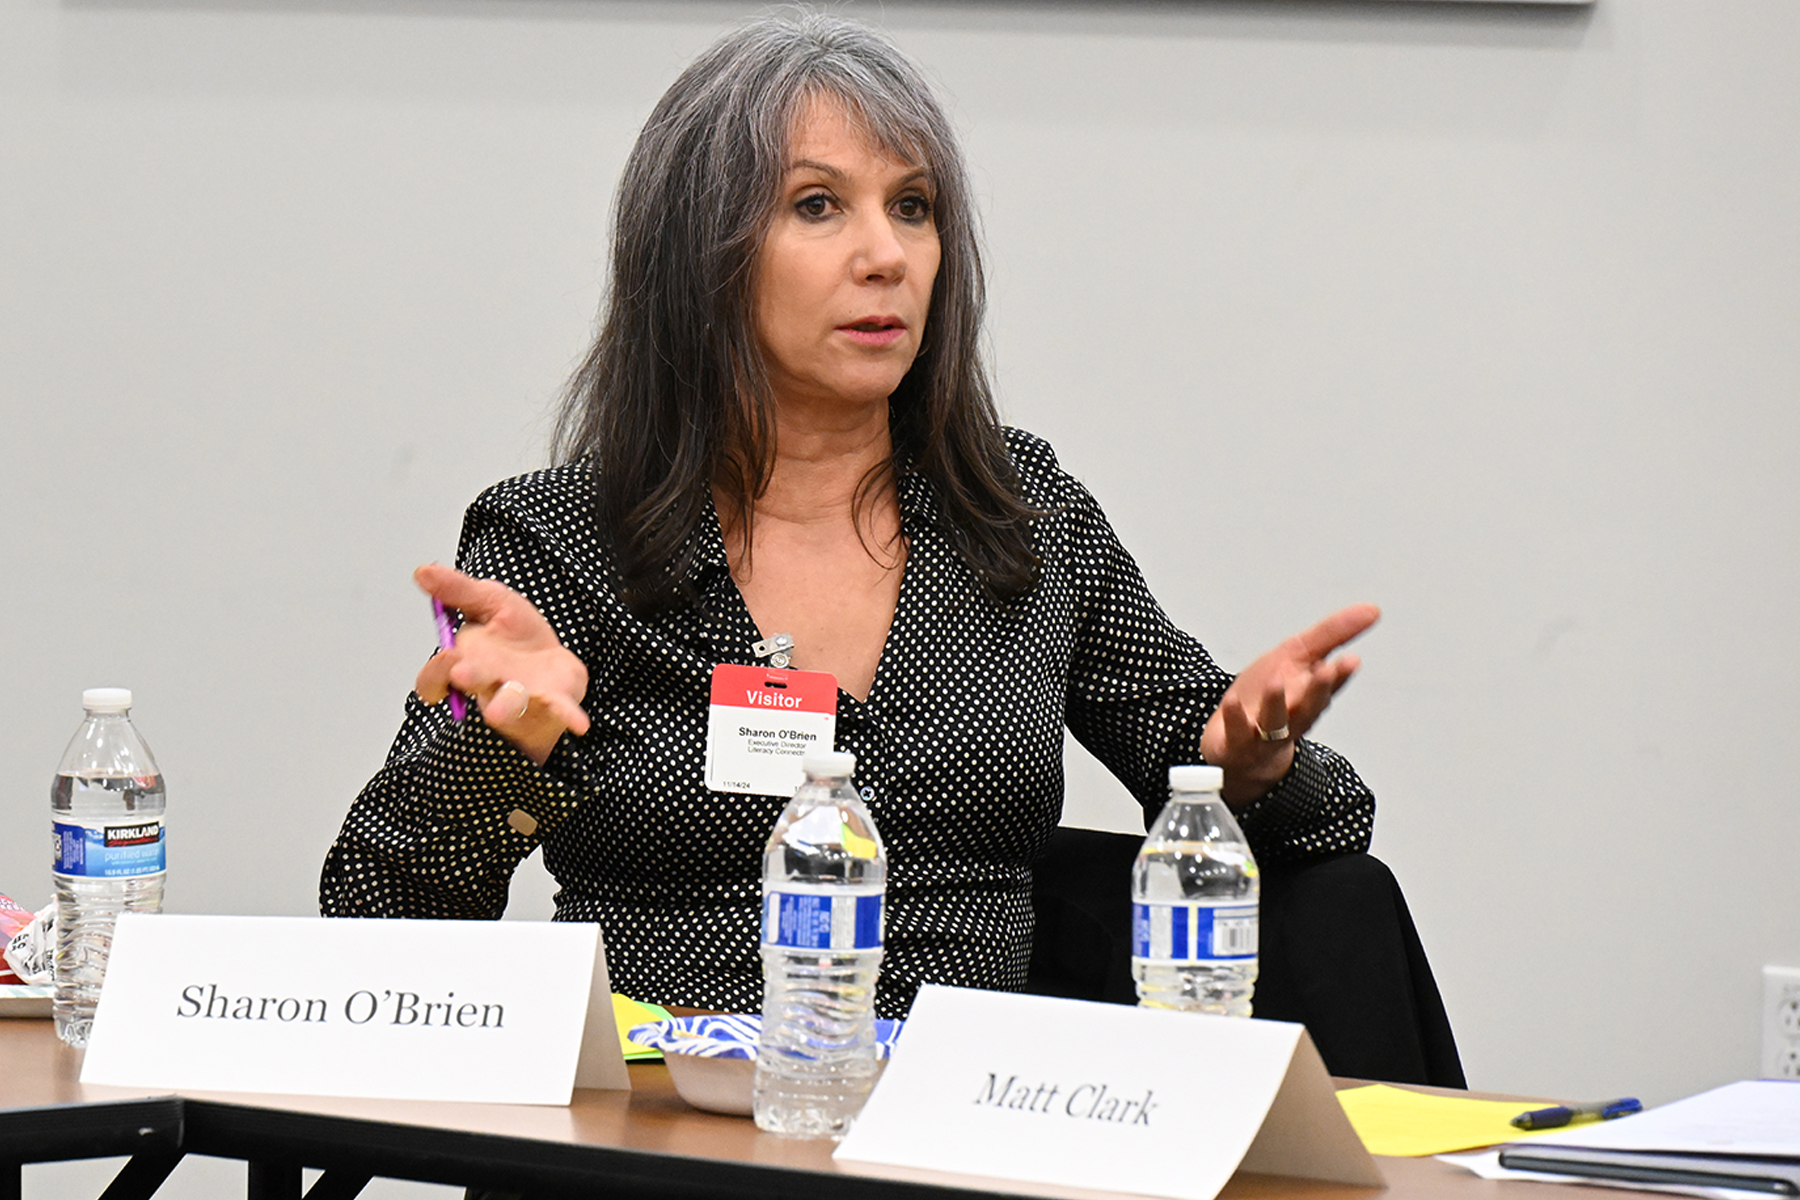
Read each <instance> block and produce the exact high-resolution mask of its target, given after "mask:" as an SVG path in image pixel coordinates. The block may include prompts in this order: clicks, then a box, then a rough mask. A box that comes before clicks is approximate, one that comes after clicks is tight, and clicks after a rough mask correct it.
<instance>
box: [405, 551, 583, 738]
mask: <svg viewBox="0 0 1800 1200" xmlns="http://www.w3.org/2000/svg"><path fill="white" fill-rule="evenodd" d="M413 582H415V583H417V584H418V585H419V587H420V588H421V589H422V590H423V591H425V592H426V593H427V594H428V595H431V596H435V597H436V598H437V599H438V600H441V601H442V602H443V604H444V607H445V608H454V609H457V610H459V611H461V613H462V617H463V623H462V628H461V629H459V630H458V631H457V634H456V645H455V646H453V647H451V648H450V649H448V650H442V651H439V652H438V653H437V654H435V655H433V656H432V658H431V660H430V661H429V662H427V663H426V664H425V666H424V668H423V669H422V670H420V672H419V677H418V679H417V680H415V681H414V683H413V690H414V691H416V692H418V694H419V699H421V700H423V701H425V703H427V704H437V703H439V702H441V701H442V700H443V699H444V697H445V696H447V695H449V694H450V689H451V688H455V689H456V690H457V691H459V692H461V693H463V695H465V696H469V697H471V698H473V699H474V700H475V702H476V703H477V704H479V705H480V706H481V719H482V720H484V721H486V722H487V723H488V724H489V725H490V726H492V727H493V728H494V730H495V731H496V732H497V733H499V734H500V736H501V737H504V738H505V739H506V740H507V741H509V742H511V743H512V744H513V745H514V746H517V747H518V748H519V751H520V752H521V753H522V754H524V755H525V756H526V757H527V758H529V759H531V761H532V762H534V763H536V764H538V765H539V766H540V767H541V766H543V765H544V762H545V760H546V759H548V758H549V757H550V751H552V750H554V749H555V748H556V743H557V741H558V740H559V739H560V738H561V737H562V735H563V731H564V730H569V731H572V732H574V733H577V734H582V733H586V732H587V731H588V715H587V713H586V712H584V711H583V710H582V707H581V701H582V698H583V697H584V696H586V695H587V683H588V675H587V667H586V666H585V665H584V664H583V663H582V661H581V660H580V659H579V658H576V657H575V655H573V654H571V653H570V652H569V651H568V650H566V649H564V648H563V644H562V643H561V642H560V641H558V640H557V637H556V631H555V630H553V629H551V628H550V622H548V621H546V620H544V616H543V614H542V613H540V612H538V610H537V609H536V607H534V606H533V605H532V603H531V601H529V600H527V599H526V598H525V597H523V596H521V595H519V593H517V592H515V591H513V590H512V589H511V588H509V587H507V586H506V585H505V584H502V583H496V582H494V581H493V580H491V579H476V578H474V577H473V576H469V575H464V574H463V573H462V572H461V571H457V570H454V569H452V568H450V567H446V566H442V565H440V564H438V563H430V564H428V565H426V566H423V567H420V568H419V569H418V570H416V571H414V572H413Z"/></svg>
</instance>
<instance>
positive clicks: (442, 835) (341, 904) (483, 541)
mask: <svg viewBox="0 0 1800 1200" xmlns="http://www.w3.org/2000/svg"><path fill="white" fill-rule="evenodd" d="M483 499H485V497H484V498H483ZM456 565H457V567H458V569H459V570H462V571H465V572H467V573H468V574H470V575H474V576H477V577H481V578H488V579H498V580H499V581H500V582H502V583H505V584H507V585H508V586H509V587H512V588H514V589H515V590H517V591H519V592H521V593H523V594H524V595H526V596H527V597H528V598H530V599H531V600H532V601H533V603H535V604H536V605H537V606H538V609H539V611H541V612H543V613H544V614H545V615H546V616H547V617H549V618H550V619H551V622H552V624H553V625H556V624H558V618H559V617H560V618H562V620H563V626H564V627H561V628H558V629H557V633H558V636H559V637H561V638H562V639H563V645H565V646H567V647H568V648H569V649H570V650H572V651H574V652H575V653H576V654H578V655H582V656H583V657H584V658H586V653H585V651H586V650H587V649H588V647H585V646H583V645H582V643H581V639H580V638H579V636H578V635H577V634H576V633H575V631H576V630H578V629H579V628H580V624H579V623H578V622H572V621H569V620H568V619H567V614H569V613H570V611H571V610H572V609H574V608H576V607H578V594H577V593H578V589H576V588H575V587H574V586H573V584H572V583H571V582H570V581H569V580H568V579H567V578H566V576H564V575H562V573H561V572H560V571H559V569H558V568H557V567H556V565H555V563H554V561H553V560H552V559H551V557H550V556H548V555H546V554H544V553H543V547H542V546H541V545H540V544H538V542H537V539H535V538H534V537H533V535H532V534H531V533H530V532H529V531H528V530H526V529H525V528H523V527H522V526H521V525H520V524H519V523H517V522H515V521H514V520H512V519H510V518H509V517H507V516H506V515H505V514H504V512H502V511H500V510H498V509H497V508H493V507H489V506H486V505H484V503H483V500H477V501H476V502H475V504H474V505H473V506H471V508H470V509H469V512H468V514H467V516H466V517H465V518H464V522H463V535H462V542H461V546H460V548H459V550H458V552H457V562H456ZM580 745H581V743H580V741H579V740H578V739H576V738H574V737H572V736H570V735H568V734H565V735H564V736H563V738H562V740H561V741H560V742H559V743H558V744H557V746H556V748H555V749H554V750H553V751H552V752H551V755H550V758H549V759H548V760H547V761H546V762H545V764H544V765H543V766H542V767H539V766H537V765H536V764H534V763H533V762H532V761H531V760H530V759H529V758H527V757H526V756H525V755H524V754H522V753H521V752H520V751H519V750H517V749H516V748H515V747H514V746H513V745H512V744H511V743H510V742H508V741H507V740H506V739H505V738H503V737H501V736H500V735H499V734H498V733H496V732H495V731H494V730H493V729H492V728H491V727H489V726H488V724H487V723H486V722H485V721H483V720H481V718H480V716H479V714H478V713H477V712H475V711H473V710H472V711H470V713H469V715H468V717H467V718H466V719H464V720H463V721H461V722H456V721H453V720H452V719H451V717H450V713H449V706H448V705H447V704H436V705H427V704H426V703H424V702H423V701H422V700H420V699H419V697H418V695H417V694H416V693H415V694H413V695H411V696H409V697H408V698H407V702H406V718H405V722H404V724H402V725H401V727H400V733H399V736H398V737H396V738H395V739H394V744H393V748H392V749H391V750H390V751H389V752H388V757H387V762H386V765H384V766H383V767H382V769H381V771H380V772H379V773H378V774H377V775H376V776H375V778H373V779H372V780H370V781H369V783H368V785H367V786H366V787H364V788H363V790H362V793H361V794H360V795H359V796H357V798H356V802H355V804H353V805H352V806H351V809H350V813H349V815H348V816H347V817H346V818H345V820H344V825H343V828H342V830H341V831H340V832H339V834H338V838H337V841H336V843H335V844H333V846H332V847H331V850H330V852H329V853H328V854H327V856H326V859H325V867H324V870H323V872H322V874H321V876H320V880H319V907H320V910H321V911H322V912H323V913H324V915H326V916H328V917H443V918H489V919H492V918H496V917H499V916H500V914H501V913H502V912H503V911H504V910H505V908H506V897H507V890H508V885H509V884H510V882H511V880H512V874H513V871H514V869H515V868H516V867H517V866H518V864H519V863H520V861H521V860H523V859H524V858H525V856H526V855H527V854H530V853H531V851H532V849H533V848H534V847H535V846H536V845H537V844H538V842H539V840H540V839H541V838H542V837H543V836H544V834H545V833H547V832H548V831H549V830H550V829H551V828H552V827H554V826H555V825H556V824H557V823H558V822H560V821H561V820H562V819H563V818H565V817H566V816H568V814H569V813H571V812H573V811H574V809H575V806H576V804H577V803H579V800H580V796H581V794H582V791H583V790H584V789H583V787H582V784H581V781H582V778H583V777H584V774H585V772H584V770H583V762H582V758H581V756H582V751H581V749H580Z"/></svg>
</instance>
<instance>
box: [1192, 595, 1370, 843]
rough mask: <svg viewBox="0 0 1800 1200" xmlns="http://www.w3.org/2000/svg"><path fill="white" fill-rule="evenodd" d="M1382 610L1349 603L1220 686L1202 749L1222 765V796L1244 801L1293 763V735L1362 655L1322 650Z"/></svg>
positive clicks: (1237, 804)
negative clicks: (1333, 655)
mask: <svg viewBox="0 0 1800 1200" xmlns="http://www.w3.org/2000/svg"><path fill="white" fill-rule="evenodd" d="M1380 616H1381V610H1380V609H1379V608H1376V607H1375V606H1374V605H1373V604H1353V605H1351V606H1350V607H1349V608H1346V609H1343V610H1341V611H1339V612H1335V613H1332V614H1331V615H1330V616H1329V617H1326V618H1325V619H1324V620H1323V621H1320V622H1319V623H1318V624H1317V625H1314V626H1313V627H1312V628H1311V629H1308V630H1306V631H1305V632H1304V633H1297V634H1295V635H1294V636H1293V637H1291V638H1288V639H1287V640H1286V641H1284V642H1282V643H1281V644H1280V645H1279V646H1277V647H1275V648H1274V649H1273V650H1271V651H1269V652H1268V653H1267V654H1265V655H1263V656H1262V657H1261V658H1259V659H1257V660H1256V661H1255V662H1253V663H1251V664H1250V665H1249V667H1247V668H1246V669H1245V670H1244V672H1243V674H1241V675H1239V676H1238V677H1237V679H1236V681H1234V682H1233V683H1232V685H1231V687H1230V688H1229V689H1227V690H1226V692H1225V698H1224V699H1223V700H1221V701H1220V702H1219V707H1218V709H1217V710H1216V711H1215V712H1214V713H1213V715H1212V717H1211V719H1210V720H1208V721H1207V722H1206V730H1205V732H1204V733H1202V734H1201V735H1200V753H1201V755H1202V756H1203V757H1204V758H1205V759H1206V761H1207V762H1208V763H1211V764H1212V765H1213V766H1215V767H1220V768H1223V769H1224V772H1225V790H1224V792H1223V795H1224V797H1225V802H1226V803H1227V804H1229V805H1231V806H1232V807H1233V808H1242V807H1244V806H1245V805H1246V804H1249V803H1250V802H1251V801H1252V800H1255V799H1256V798H1257V797H1258V796H1261V795H1262V794H1263V793H1264V792H1266V791H1268V790H1269V789H1270V788H1272V787H1274V786H1275V785H1276V784H1277V783H1279V782H1280V781H1281V779H1282V777H1283V776H1285V775H1286V774H1287V773H1288V769H1289V768H1290V767H1292V766H1293V765H1294V741H1295V739H1296V738H1298V737H1300V735H1302V734H1304V733H1305V732H1306V731H1307V730H1308V729H1311V728H1312V726H1313V722H1315V721H1317V720H1318V719H1319V716H1320V714H1322V713H1323V712H1324V711H1325V709H1326V707H1327V706H1329V705H1330V703H1331V697H1332V696H1333V695H1335V694H1336V693H1337V690H1338V689H1339V688H1341V687H1343V686H1344V684H1346V683H1348V682H1349V681H1350V676H1351V675H1353V674H1355V673H1356V668H1357V667H1359V666H1361V665H1362V660H1361V659H1360V658H1358V657H1357V656H1356V655H1354V654H1344V655H1340V656H1339V657H1337V658H1335V659H1333V658H1328V657H1327V656H1328V655H1330V654H1331V652H1332V651H1333V650H1336V649H1337V648H1338V647H1339V646H1342V645H1343V644H1344V643H1346V642H1348V641H1350V640H1351V639H1352V638H1354V637H1356V636H1357V635H1358V634H1360V633H1361V632H1362V631H1363V630H1365V629H1367V628H1368V627H1369V626H1371V625H1373V624H1374V623H1375V621H1376V619H1377V618H1378V617H1380Z"/></svg>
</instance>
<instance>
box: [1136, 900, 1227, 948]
mask: <svg viewBox="0 0 1800 1200" xmlns="http://www.w3.org/2000/svg"><path fill="white" fill-rule="evenodd" d="M1131 954H1132V957H1134V958H1150V959H1158V960H1161V961H1164V962H1194V961H1198V960H1202V959H1207V960H1215V959H1221V958H1255V957H1256V906H1255V905H1250V906H1249V907H1247V908H1246V907H1242V906H1235V907H1234V906H1231V905H1217V904H1133V905H1132V906H1131Z"/></svg>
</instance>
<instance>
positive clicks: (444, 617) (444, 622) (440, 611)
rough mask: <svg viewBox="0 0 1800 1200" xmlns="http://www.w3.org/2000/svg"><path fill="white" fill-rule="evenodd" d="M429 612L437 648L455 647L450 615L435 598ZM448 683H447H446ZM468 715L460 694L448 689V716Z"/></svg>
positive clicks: (456, 718) (442, 603) (459, 717)
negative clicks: (434, 627)
mask: <svg viewBox="0 0 1800 1200" xmlns="http://www.w3.org/2000/svg"><path fill="white" fill-rule="evenodd" d="M431 612H432V615H433V616H435V617H436V618H437V629H438V648H439V649H442V650H448V649H450V648H451V647H452V646H454V645H456V630H454V629H452V628H450V614H449V613H447V612H445V611H444V602H443V601H442V600H439V599H438V598H437V597H436V596H433V597H432V598H431ZM446 682H448V681H446ZM468 715H469V709H468V706H467V705H466V704H464V703H463V698H462V693H461V692H459V691H457V690H456V689H455V688H451V689H450V716H451V717H452V718H454V719H455V720H458V721H460V720H462V719H463V718H464V717H466V716H468Z"/></svg>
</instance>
